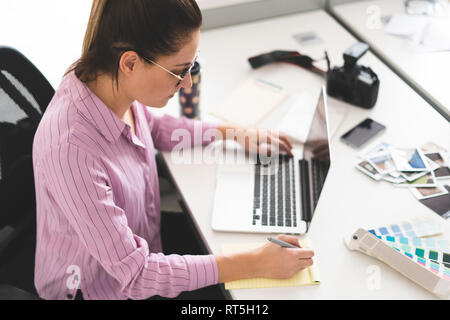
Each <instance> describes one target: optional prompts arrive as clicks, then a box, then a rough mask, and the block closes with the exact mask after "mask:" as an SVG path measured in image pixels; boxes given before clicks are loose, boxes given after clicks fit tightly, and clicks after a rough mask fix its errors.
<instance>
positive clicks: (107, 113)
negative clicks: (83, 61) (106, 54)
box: [67, 71, 126, 143]
mask: <svg viewBox="0 0 450 320" xmlns="http://www.w3.org/2000/svg"><path fill="white" fill-rule="evenodd" d="M67 77H68V79H67V81H69V86H68V88H69V90H70V92H71V96H72V99H73V103H74V104H75V106H76V107H77V110H78V112H79V113H80V114H81V115H82V116H83V117H84V118H85V119H86V120H87V121H88V122H90V123H91V124H92V125H93V126H94V127H96V128H97V130H98V131H99V132H100V133H101V134H102V135H103V136H104V137H105V138H106V139H107V140H108V141H109V142H111V143H113V142H116V141H117V140H118V139H119V137H120V136H121V135H122V133H123V132H124V129H125V127H126V124H125V122H123V121H122V120H121V119H119V117H117V115H116V114H115V113H114V112H113V111H112V110H111V109H110V108H108V107H107V106H106V105H105V104H104V103H103V101H101V100H100V99H99V98H98V97H97V96H96V95H95V94H94V93H93V92H92V91H91V90H90V89H89V88H88V87H87V86H86V84H84V83H83V82H81V81H80V80H79V79H78V78H77V76H76V75H75V72H74V71H72V72H71V73H69V74H68V75H67Z"/></svg>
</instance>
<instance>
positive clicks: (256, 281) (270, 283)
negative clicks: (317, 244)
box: [222, 239, 320, 290]
mask: <svg viewBox="0 0 450 320" xmlns="http://www.w3.org/2000/svg"><path fill="white" fill-rule="evenodd" d="M262 245H264V243H246V244H228V245H224V246H222V253H223V254H231V253H238V252H243V251H248V250H252V249H256V248H258V247H260V246H262ZM300 246H301V247H302V248H310V247H311V240H310V239H303V240H300ZM313 259H314V258H313ZM316 284H320V276H319V268H318V266H317V261H316V260H314V263H313V265H312V266H311V267H309V268H307V269H303V270H301V271H299V272H297V273H296V274H295V275H294V276H292V277H291V278H289V279H268V278H251V279H242V280H236V281H230V282H226V283H225V289H226V290H231V289H252V288H275V287H294V286H305V285H316Z"/></svg>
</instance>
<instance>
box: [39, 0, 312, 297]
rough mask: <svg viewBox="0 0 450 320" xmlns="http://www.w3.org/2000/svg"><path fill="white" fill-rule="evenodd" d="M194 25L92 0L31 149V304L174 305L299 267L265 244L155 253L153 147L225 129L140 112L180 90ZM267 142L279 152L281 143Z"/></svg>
mask: <svg viewBox="0 0 450 320" xmlns="http://www.w3.org/2000/svg"><path fill="white" fill-rule="evenodd" d="M201 23H202V17H201V12H200V10H199V8H198V6H197V4H196V2H195V1H194V0H164V1H157V0H116V1H111V0H109V1H107V0H98V1H96V0H94V2H93V7H92V12H91V16H90V20H89V24H88V28H87V31H86V36H85V40H84V44H83V52H82V56H81V58H80V59H79V60H78V61H77V62H76V63H75V64H74V65H73V66H72V68H71V69H70V70H69V71H68V73H67V74H66V76H65V77H64V78H63V80H62V83H61V85H60V87H59V88H58V90H57V92H56V94H55V96H54V98H53V100H52V101H51V103H50V105H49V106H48V108H47V110H46V112H45V114H44V116H43V118H42V122H41V123H40V126H39V128H38V131H37V134H36V137H35V141H34V146H33V157H34V158H33V162H34V172H35V183H36V195H37V248H36V267H35V285H36V288H37V290H38V293H39V295H40V296H41V297H42V298H44V299H73V298H75V295H76V293H77V292H79V291H77V289H80V290H81V292H82V294H83V297H84V298H85V299H127V298H131V299H146V298H149V297H151V296H154V295H159V296H164V297H175V296H177V295H179V294H180V293H181V292H183V291H191V290H195V289H198V288H202V287H206V286H210V285H213V284H216V283H219V282H226V281H231V280H236V279H243V278H249V277H255V276H262V277H271V278H285V277H289V276H291V275H293V274H294V273H295V272H297V271H299V270H301V269H302V268H305V267H307V266H309V265H311V263H312V260H311V257H312V255H313V252H312V251H311V250H307V249H282V248H280V247H278V246H276V245H274V244H267V245H265V246H264V247H261V248H259V249H257V250H254V251H250V252H246V253H242V254H235V255H229V256H219V255H204V256H202V255H183V256H181V255H164V254H163V253H162V252H161V236H160V211H159V209H160V208H159V187H158V175H157V170H156V165H155V157H154V155H155V148H157V149H159V150H171V149H172V148H173V147H174V146H175V142H173V141H171V134H172V132H173V131H174V130H175V129H178V128H180V129H185V130H188V131H189V132H191V133H192V134H193V131H194V126H198V125H202V132H206V131H208V130H209V131H211V130H213V131H214V132H215V133H216V134H215V135H214V136H215V138H220V137H221V136H222V137H223V136H225V132H226V130H227V129H237V128H230V127H226V126H218V127H217V126H215V125H212V124H207V123H201V122H199V121H193V120H187V119H184V118H183V119H175V118H172V117H169V116H164V117H161V118H159V117H154V116H152V114H151V112H150V109H151V108H162V107H164V106H165V105H166V104H167V102H168V100H169V99H170V98H171V97H173V95H174V94H175V93H176V91H177V90H179V89H180V88H181V87H184V88H189V87H191V85H192V83H191V77H190V68H191V67H192V65H193V60H194V59H195V57H196V52H197V48H198V42H199V34H200V26H201ZM147 106H151V107H147ZM244 134H245V136H250V137H255V136H256V137H259V136H260V135H261V134H262V131H258V130H240V133H239V135H240V137H238V138H241V136H242V135H244ZM267 138H268V139H267V140H268V141H269V142H271V143H273V144H274V145H277V146H279V147H280V148H282V149H284V150H285V151H287V152H289V150H290V148H291V146H290V144H289V142H288V141H287V139H286V138H285V137H283V136H279V135H276V134H272V135H269V136H268V137H267ZM212 140H214V139H212ZM238 140H239V139H238ZM250 140H251V139H250ZM250 140H248V141H250ZM248 141H247V142H248ZM210 142H211V141H206V140H205V141H200V142H197V143H202V144H207V143H210ZM244 145H245V147H246V148H247V149H248V150H250V149H252V145H250V144H249V143H247V144H245V143H244ZM253 147H255V146H253ZM255 149H257V146H256V147H255ZM279 238H280V239H283V240H285V241H288V242H290V243H293V244H296V245H298V241H297V239H296V238H295V237H289V236H280V237H279ZM280 261H283V263H280Z"/></svg>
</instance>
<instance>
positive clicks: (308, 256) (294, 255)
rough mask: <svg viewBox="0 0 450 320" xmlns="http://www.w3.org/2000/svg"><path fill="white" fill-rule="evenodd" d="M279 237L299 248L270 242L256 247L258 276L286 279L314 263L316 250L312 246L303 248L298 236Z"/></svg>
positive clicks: (278, 237)
mask: <svg viewBox="0 0 450 320" xmlns="http://www.w3.org/2000/svg"><path fill="white" fill-rule="evenodd" d="M277 239H278V240H282V241H284V242H288V243H290V244H293V245H295V246H297V247H299V248H298V249H296V248H295V249H294V248H292V249H291V248H282V247H280V246H279V245H276V244H274V243H271V242H269V243H267V244H265V245H264V246H262V247H260V248H258V249H256V250H255V252H254V253H255V255H256V264H257V265H256V268H255V272H256V275H257V276H258V277H264V278H274V279H286V278H290V277H292V276H293V275H294V274H296V273H297V272H299V271H300V270H303V269H305V268H308V267H309V266H311V265H312V264H313V260H312V257H313V256H314V251H313V250H312V249H310V248H301V247H300V243H299V242H298V239H297V237H295V236H288V235H279V236H277Z"/></svg>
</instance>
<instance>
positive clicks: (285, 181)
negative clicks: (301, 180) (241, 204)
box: [253, 155, 297, 227]
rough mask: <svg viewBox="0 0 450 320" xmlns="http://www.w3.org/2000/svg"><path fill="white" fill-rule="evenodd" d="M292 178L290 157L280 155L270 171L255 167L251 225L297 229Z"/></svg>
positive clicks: (267, 168) (292, 169)
mask: <svg viewBox="0 0 450 320" xmlns="http://www.w3.org/2000/svg"><path fill="white" fill-rule="evenodd" d="M294 179H295V175H294V158H291V157H289V156H283V155H282V156H280V158H279V163H278V164H276V165H273V166H272V167H271V168H270V167H269V165H263V164H256V165H255V184H254V188H255V189H254V203H253V225H262V226H278V227H284V226H287V227H296V226H297V219H296V215H297V208H296V203H295V196H294V195H295V193H296V192H297V190H296V187H295V183H294Z"/></svg>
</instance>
